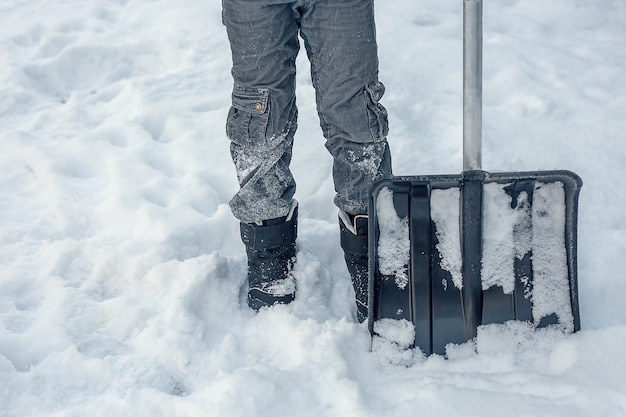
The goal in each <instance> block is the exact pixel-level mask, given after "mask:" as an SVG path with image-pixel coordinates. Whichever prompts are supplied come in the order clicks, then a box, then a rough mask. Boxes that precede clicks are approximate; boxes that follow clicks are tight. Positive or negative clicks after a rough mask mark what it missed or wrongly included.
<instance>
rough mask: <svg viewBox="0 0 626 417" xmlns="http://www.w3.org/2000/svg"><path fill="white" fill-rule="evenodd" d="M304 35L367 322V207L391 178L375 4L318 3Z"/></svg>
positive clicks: (344, 238) (358, 0) (369, 0)
mask: <svg viewBox="0 0 626 417" xmlns="http://www.w3.org/2000/svg"><path fill="white" fill-rule="evenodd" d="M301 26H302V29H301V30H302V37H303V38H304V40H305V46H306V48H307V53H308V55H309V60H310V62H311V73H312V79H313V85H314V87H315V90H316V98H317V109H318V113H319V117H320V124H321V127H322V130H323V133H324V136H325V138H326V147H327V149H328V150H329V152H330V153H331V154H332V156H333V159H334V163H333V178H334V183H335V191H336V195H335V204H336V205H337V206H338V207H339V209H340V227H341V242H342V247H343V249H344V251H345V258H346V263H347V265H348V270H349V271H350V274H351V277H352V281H353V284H354V289H355V292H356V298H357V312H358V318H359V320H360V321H363V320H364V319H365V317H366V316H367V208H368V196H369V190H370V188H371V185H372V184H373V183H374V182H375V181H376V180H378V179H381V178H387V177H390V176H391V175H392V174H391V155H390V152H389V146H388V144H387V133H388V121H387V111H386V110H385V108H384V107H383V106H382V105H381V104H380V102H379V100H380V99H381V97H382V95H383V93H384V86H383V84H382V83H381V82H380V81H379V80H378V51H377V46H376V33H375V32H376V30H375V24H374V3H373V0H312V1H311V2H309V3H308V6H307V7H306V8H304V10H303V16H302V23H301Z"/></svg>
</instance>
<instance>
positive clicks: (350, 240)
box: [339, 211, 369, 323]
mask: <svg viewBox="0 0 626 417" xmlns="http://www.w3.org/2000/svg"><path fill="white" fill-rule="evenodd" d="M367 222H368V219H367V215H357V216H352V215H349V214H347V213H345V212H343V211H340V212H339V230H340V236H341V247H342V248H343V251H344V258H345V260H346V265H347V267H348V271H349V272H350V276H351V278H352V286H353V287H354V293H355V295H356V315H357V319H358V320H359V323H363V322H364V321H365V320H366V319H367V301H368V300H367V292H368V291H367V288H368V279H369V277H368V271H369V268H368V246H367V227H368V226H367Z"/></svg>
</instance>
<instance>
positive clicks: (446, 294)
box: [369, 171, 582, 355]
mask: <svg viewBox="0 0 626 417" xmlns="http://www.w3.org/2000/svg"><path fill="white" fill-rule="evenodd" d="M466 174H467V173H463V174H461V175H431V176H407V177H394V178H392V179H388V180H383V181H381V182H378V183H377V184H375V186H374V188H373V190H372V193H371V198H370V224H369V227H370V231H371V232H370V241H369V251H370V279H369V294H370V297H369V328H370V332H372V334H374V324H375V323H376V322H377V321H379V320H382V319H392V320H399V323H405V321H409V322H411V323H412V325H413V328H414V331H415V335H414V338H415V346H418V347H419V348H420V349H421V350H422V351H423V352H424V353H425V354H427V355H428V354H431V353H437V354H445V346H446V345H447V344H449V343H463V342H465V341H467V340H468V339H471V338H473V337H474V336H475V335H476V329H477V328H478V326H480V325H482V324H491V323H504V322H506V321H509V320H525V321H529V322H532V323H534V324H535V325H536V326H537V327H545V326H549V325H554V326H559V327H560V328H561V329H562V330H563V331H565V332H574V331H577V330H579V329H580V316H579V309H578V289H577V259H576V248H577V242H576V235H577V232H576V229H577V214H578V195H579V192H580V188H581V186H582V181H581V179H580V178H579V177H578V176H577V175H576V174H574V173H572V172H570V171H541V172H518V173H487V172H483V171H479V174H480V175H478V177H476V178H478V179H475V178H474V179H471V178H470V176H467V175H466ZM476 184H478V186H477V187H476ZM472 186H474V188H476V189H477V190H478V191H477V192H478V194H477V196H478V201H470V203H467V202H465V203H464V201H465V200H466V199H468V198H469V197H464V196H463V194H464V193H466V194H469V191H468V190H469V189H470V188H471V187H472ZM472 192H473V193H475V192H476V191H472ZM473 196H474V197H476V194H474V195H473ZM474 199H476V198H474ZM468 204H469V205H470V206H471V207H473V208H472V209H471V210H470V209H468ZM464 207H465V209H464ZM476 207H477V209H476ZM472 210H473V211H476V214H475V216H474V215H473V214H472V213H470V212H471V211H472ZM464 211H465V214H464ZM468 216H470V217H469V219H468ZM472 216H474V217H472ZM468 224H469V225H468ZM476 242H477V243H476ZM471 258H474V259H471ZM386 322H388V320H386Z"/></svg>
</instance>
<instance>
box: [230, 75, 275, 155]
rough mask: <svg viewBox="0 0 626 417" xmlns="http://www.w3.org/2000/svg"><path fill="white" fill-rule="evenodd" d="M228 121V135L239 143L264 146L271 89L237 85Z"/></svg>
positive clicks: (249, 145) (246, 145) (248, 145)
mask: <svg viewBox="0 0 626 417" xmlns="http://www.w3.org/2000/svg"><path fill="white" fill-rule="evenodd" d="M232 100H233V103H232V106H231V108H230V110H229V112H228V118H227V121H226V135H227V136H228V138H229V139H230V140H231V141H233V142H235V143H236V144H238V145H241V146H245V147H253V148H254V147H259V146H264V145H265V143H266V141H267V137H266V136H267V135H266V131H267V124H268V119H269V109H268V107H269V90H268V89H264V88H250V87H242V86H237V85H235V88H234V89H233V95H232Z"/></svg>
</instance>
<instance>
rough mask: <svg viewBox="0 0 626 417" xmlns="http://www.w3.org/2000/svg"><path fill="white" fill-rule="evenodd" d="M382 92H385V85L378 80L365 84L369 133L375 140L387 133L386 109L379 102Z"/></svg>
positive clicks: (383, 137)
mask: <svg viewBox="0 0 626 417" xmlns="http://www.w3.org/2000/svg"><path fill="white" fill-rule="evenodd" d="M383 94H385V86H384V85H383V83H381V82H380V81H378V80H377V81H374V82H371V83H369V84H368V85H367V86H365V96H366V97H365V98H366V102H367V115H368V118H369V127H370V133H371V134H372V137H373V138H374V141H375V142H376V141H380V140H383V139H385V138H386V137H387V134H388V133H389V121H388V117H387V109H385V107H384V106H383V105H382V104H380V103H379V101H380V99H381V98H382V96H383Z"/></svg>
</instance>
